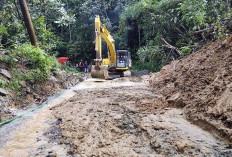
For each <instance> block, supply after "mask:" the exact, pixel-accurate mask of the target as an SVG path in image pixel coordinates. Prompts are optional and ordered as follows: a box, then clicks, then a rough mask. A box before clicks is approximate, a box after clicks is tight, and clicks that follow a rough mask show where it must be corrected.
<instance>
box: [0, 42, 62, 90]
mask: <svg viewBox="0 0 232 157" xmlns="http://www.w3.org/2000/svg"><path fill="white" fill-rule="evenodd" d="M0 62H1V63H4V64H8V67H10V68H11V69H9V70H11V72H12V73H13V74H14V77H13V78H12V79H11V80H10V81H6V80H5V79H0V87H1V88H9V89H13V90H14V91H16V92H17V91H19V89H20V88H21V86H22V83H23V81H25V83H26V82H28V83H31V84H34V83H37V82H42V81H45V80H46V79H48V77H49V76H50V74H51V73H52V70H53V69H55V68H57V67H59V65H58V62H57V61H56V58H55V57H52V56H49V55H48V54H47V53H45V52H44V51H43V50H41V49H40V48H36V47H34V46H31V44H23V45H15V49H14V50H13V51H12V52H11V53H10V54H9V55H5V56H4V57H1V58H0Z"/></svg>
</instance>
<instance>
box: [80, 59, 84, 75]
mask: <svg viewBox="0 0 232 157" xmlns="http://www.w3.org/2000/svg"><path fill="white" fill-rule="evenodd" d="M79 68H80V71H81V72H83V71H84V62H83V61H82V60H81V61H80V63H79Z"/></svg>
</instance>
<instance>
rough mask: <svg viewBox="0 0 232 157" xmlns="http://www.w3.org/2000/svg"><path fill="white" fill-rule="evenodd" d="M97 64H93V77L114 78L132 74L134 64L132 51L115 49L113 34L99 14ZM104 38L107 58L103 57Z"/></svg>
mask: <svg viewBox="0 0 232 157" xmlns="http://www.w3.org/2000/svg"><path fill="white" fill-rule="evenodd" d="M95 35H96V39H95V51H96V59H95V60H94V61H95V65H93V66H92V70H91V76H92V78H102V79H113V78H117V77H122V76H130V75H131V73H130V70H129V69H130V68H131V66H132V61H131V53H130V52H129V51H127V50H117V51H116V50H115V44H114V43H115V41H114V39H113V36H112V35H111V34H110V32H109V31H108V30H107V28H106V26H105V25H104V24H102V23H101V21H100V17H99V15H97V16H96V17H95ZM102 38H103V39H104V41H105V42H106V43H107V48H108V52H107V56H108V57H107V58H104V59H103V58H102Z"/></svg>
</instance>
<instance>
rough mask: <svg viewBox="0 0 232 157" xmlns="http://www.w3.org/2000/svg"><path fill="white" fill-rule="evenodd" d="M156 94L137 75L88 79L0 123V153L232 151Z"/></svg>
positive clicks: (223, 153)
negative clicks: (21, 115) (162, 103)
mask: <svg viewBox="0 0 232 157" xmlns="http://www.w3.org/2000/svg"><path fill="white" fill-rule="evenodd" d="M144 80H146V79H144ZM159 97H161V95H159V94H158V93H156V92H155V91H154V90H153V89H152V88H151V87H149V86H148V83H147V82H146V81H142V80H141V79H138V78H132V79H128V78H123V79H116V80H113V81H96V80H92V79H89V80H86V81H84V82H82V83H80V84H79V85H77V86H76V87H74V88H72V89H69V90H67V91H65V92H63V93H62V94H61V95H60V96H59V97H57V98H54V99H52V100H51V101H50V102H49V103H48V104H47V105H46V106H45V107H43V108H41V109H40V110H38V111H36V112H34V113H33V114H31V115H28V116H26V117H24V118H22V119H19V120H16V121H14V122H12V123H11V124H8V125H5V126H3V127H2V128H0V156H2V157H5V156H6V157H8V156H70V157H71V156H228V157H230V156H231V155H232V149H231V147H230V146H229V145H228V144H226V143H225V142H223V141H220V140H218V139H215V138H214V137H213V136H212V135H211V134H210V133H209V132H207V131H204V130H202V129H201V128H199V127H197V126H195V125H193V124H191V123H190V122H189V121H187V120H186V119H185V115H184V113H183V111H182V110H181V109H176V108H162V107H161V106H159V101H158V100H159V99H157V98H159Z"/></svg>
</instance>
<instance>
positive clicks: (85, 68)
mask: <svg viewBox="0 0 232 157" xmlns="http://www.w3.org/2000/svg"><path fill="white" fill-rule="evenodd" d="M84 72H85V73H87V72H88V63H87V61H85V64H84Z"/></svg>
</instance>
